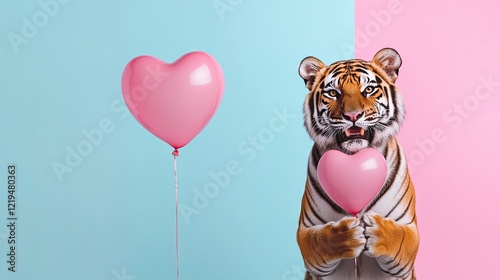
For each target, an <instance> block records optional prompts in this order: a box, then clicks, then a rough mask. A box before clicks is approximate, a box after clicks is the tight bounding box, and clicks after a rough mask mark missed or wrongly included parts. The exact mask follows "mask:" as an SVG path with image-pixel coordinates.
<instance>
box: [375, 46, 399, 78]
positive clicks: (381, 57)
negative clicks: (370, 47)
mask: <svg viewBox="0 0 500 280" xmlns="http://www.w3.org/2000/svg"><path fill="white" fill-rule="evenodd" d="M372 62H373V63H375V64H376V65H378V66H379V67H380V68H382V69H383V70H384V72H385V73H386V74H387V75H388V76H389V78H390V79H391V82H393V83H394V82H395V81H396V79H397V78H398V74H399V67H401V63H402V61H401V56H399V53H398V52H397V51H396V50H395V49H391V48H385V49H381V50H380V51H378V52H377V53H376V54H375V56H374V57H373V59H372Z"/></svg>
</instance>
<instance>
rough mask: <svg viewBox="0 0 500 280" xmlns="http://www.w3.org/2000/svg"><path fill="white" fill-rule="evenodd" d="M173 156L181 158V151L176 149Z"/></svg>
mask: <svg viewBox="0 0 500 280" xmlns="http://www.w3.org/2000/svg"><path fill="white" fill-rule="evenodd" d="M172 155H173V156H174V157H178V156H179V150H177V149H175V150H174V151H173V152H172Z"/></svg>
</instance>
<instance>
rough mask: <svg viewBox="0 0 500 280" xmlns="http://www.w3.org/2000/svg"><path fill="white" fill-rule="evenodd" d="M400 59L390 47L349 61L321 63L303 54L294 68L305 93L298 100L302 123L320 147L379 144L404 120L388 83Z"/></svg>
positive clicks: (347, 149) (394, 76) (352, 149)
mask: <svg viewBox="0 0 500 280" xmlns="http://www.w3.org/2000/svg"><path fill="white" fill-rule="evenodd" d="M400 66H401V57H400V56H399V54H398V53H397V52H396V51H395V50H394V49H390V48H385V49H382V50H380V51H379V52H377V54H375V56H374V58H373V59H372V61H364V60H360V59H351V60H345V61H338V62H335V63H333V64H331V65H330V66H326V65H325V64H323V62H321V61H320V60H318V59H317V58H315V57H311V56H310V57H306V58H304V59H303V60H302V62H301V63H300V66H299V74H300V76H301V77H302V78H303V79H304V82H305V84H306V87H307V88H308V89H309V93H308V95H307V96H306V99H305V102H304V108H303V111H304V125H305V127H306V130H307V132H308V133H309V135H310V136H311V138H312V139H313V141H314V142H315V143H316V144H318V145H320V146H321V147H322V148H329V149H337V150H341V151H343V152H344V153H347V154H353V153H356V152H358V151H359V150H361V149H364V148H367V147H374V148H380V147H383V146H384V145H385V144H386V143H387V141H388V140H389V139H390V138H391V137H393V136H394V135H395V134H396V133H397V132H398V131H399V128H400V126H401V123H402V122H403V119H404V112H405V111H404V106H403V101H402V98H401V96H400V94H399V93H398V91H397V88H396V87H395V85H394V82H395V81H396V79H397V76H398V72H399V67H400Z"/></svg>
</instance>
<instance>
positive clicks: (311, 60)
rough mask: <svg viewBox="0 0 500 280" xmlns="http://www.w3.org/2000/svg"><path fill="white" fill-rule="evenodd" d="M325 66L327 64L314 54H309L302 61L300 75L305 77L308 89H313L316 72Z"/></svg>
mask: <svg viewBox="0 0 500 280" xmlns="http://www.w3.org/2000/svg"><path fill="white" fill-rule="evenodd" d="M323 67H325V64H323V62H321V60H319V59H317V58H315V57H313V56H308V57H306V58H304V59H303V60H302V62H300V66H299V75H300V77H302V79H304V83H305V84H306V88H307V89H309V90H311V89H312V86H313V84H314V79H316V73H318V71H319V70H320V69H321V68H323Z"/></svg>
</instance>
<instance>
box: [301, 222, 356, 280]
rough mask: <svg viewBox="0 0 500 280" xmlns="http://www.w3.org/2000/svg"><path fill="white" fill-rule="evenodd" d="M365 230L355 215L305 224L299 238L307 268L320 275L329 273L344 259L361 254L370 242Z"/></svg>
mask: <svg viewBox="0 0 500 280" xmlns="http://www.w3.org/2000/svg"><path fill="white" fill-rule="evenodd" d="M363 232H364V228H363V227H362V226H361V223H360V221H359V219H356V218H354V217H344V218H342V219H341V220H340V221H338V222H329V223H326V224H324V225H316V226H311V227H305V226H304V225H301V226H300V227H299V229H298V231H297V241H298V244H299V248H300V252H301V254H302V257H303V259H304V263H305V265H306V267H307V269H308V270H309V271H310V272H311V273H312V274H314V275H316V276H326V275H328V274H330V273H332V272H333V271H334V270H335V268H336V267H337V266H338V264H339V263H340V261H341V260H343V259H352V258H356V257H358V256H359V255H360V254H361V252H362V251H363V249H364V248H365V244H366V239H365V236H364V234H363Z"/></svg>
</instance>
